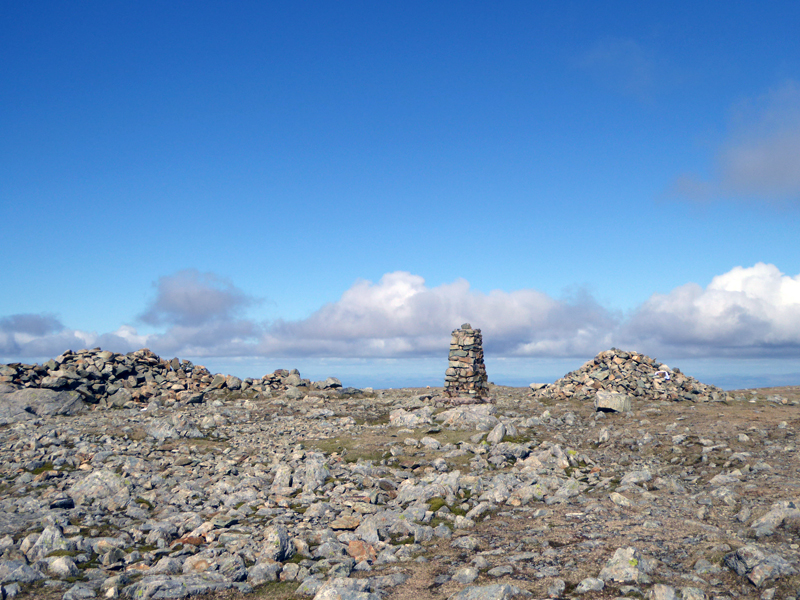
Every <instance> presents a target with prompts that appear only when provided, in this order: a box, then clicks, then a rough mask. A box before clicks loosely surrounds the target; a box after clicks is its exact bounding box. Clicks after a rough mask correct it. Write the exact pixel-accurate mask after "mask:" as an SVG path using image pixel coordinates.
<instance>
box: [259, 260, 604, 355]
mask: <svg viewBox="0 0 800 600" xmlns="http://www.w3.org/2000/svg"><path fill="white" fill-rule="evenodd" d="M464 322H470V323H472V324H474V325H475V327H481V328H482V329H483V330H484V331H485V332H486V333H485V334H484V342H485V345H486V348H487V350H492V351H495V352H498V353H502V354H505V355H519V354H524V355H544V354H549V355H559V356H561V355H572V356H574V355H583V354H586V352H592V351H597V350H599V349H602V347H601V346H598V343H600V344H602V342H601V341H600V340H601V339H602V337H603V331H604V330H607V329H608V328H609V325H611V324H612V322H611V319H610V317H609V315H608V313H607V311H605V310H604V309H603V308H601V307H600V306H599V305H597V304H596V303H595V302H594V301H593V300H592V299H591V298H589V297H588V296H585V297H582V298H580V299H578V300H576V301H574V302H564V301H558V300H554V299H553V298H550V297H549V296H547V295H546V294H543V293H541V292H538V291H536V290H517V291H513V292H505V291H501V290H495V291H492V292H490V293H489V294H483V293H481V292H477V291H473V290H471V289H470V287H469V283H468V282H467V281H465V280H463V279H459V280H456V281H455V282H453V283H450V284H443V285H440V286H437V287H433V288H430V287H427V286H426V285H425V281H424V279H423V278H422V277H419V276H418V275H412V274H411V273H407V272H403V271H398V272H395V273H388V274H386V275H384V276H383V277H382V278H381V280H380V281H379V282H378V283H377V284H374V283H372V282H369V281H359V282H356V284H354V285H353V287H351V288H350V289H349V290H347V291H346V292H345V293H344V294H343V295H342V297H341V298H340V299H339V300H338V301H337V302H334V303H332V304H328V305H326V306H324V307H322V308H321V309H320V310H318V311H317V312H316V313H314V314H313V315H311V316H310V317H309V318H308V319H305V320H303V321H295V322H276V323H274V324H273V325H272V326H271V327H269V328H268V330H267V332H266V335H265V338H264V340H263V342H262V344H261V345H260V347H259V348H260V351H261V352H262V353H265V354H279V355H280V354H282V355H296V354H301V355H333V356H350V357H364V356H381V357H385V356H419V355H422V354H436V353H441V351H442V348H443V347H446V345H447V343H448V341H449V335H450V332H451V330H452V329H455V328H456V327H458V326H460V325H461V324H462V323H464Z"/></svg>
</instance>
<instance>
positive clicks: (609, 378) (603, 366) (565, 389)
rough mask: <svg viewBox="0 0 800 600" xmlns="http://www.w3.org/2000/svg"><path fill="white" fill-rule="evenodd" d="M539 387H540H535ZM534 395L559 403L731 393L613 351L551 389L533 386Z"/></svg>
mask: <svg viewBox="0 0 800 600" xmlns="http://www.w3.org/2000/svg"><path fill="white" fill-rule="evenodd" d="M534 386H536V387H534ZM531 388H532V389H533V390H534V392H533V393H534V395H535V396H538V397H544V398H552V399H555V400H565V399H567V398H579V399H586V400H589V399H594V398H595V396H596V394H597V392H598V391H601V390H603V391H607V392H617V393H621V394H627V395H629V396H632V397H633V398H642V399H644V398H647V399H652V400H672V401H683V400H688V401H691V402H709V401H715V400H725V399H726V397H727V395H728V394H727V392H725V391H723V390H722V389H720V388H718V387H716V386H713V385H708V384H705V383H701V382H700V381H698V380H697V379H695V378H693V377H689V376H688V375H684V374H683V373H681V371H680V369H670V368H669V367H668V366H667V365H664V364H661V363H659V362H658V361H657V360H656V359H654V358H650V357H649V356H645V355H644V354H640V353H638V352H626V351H624V350H619V349H617V348H611V350H606V351H605V352H601V353H600V354H598V355H597V356H596V357H594V359H592V360H590V361H589V362H587V363H586V364H584V365H583V366H582V367H581V368H579V369H576V370H575V371H572V372H570V373H567V374H566V375H564V377H562V378H561V379H558V380H557V381H555V383H552V384H550V385H547V386H544V387H542V386H540V384H531Z"/></svg>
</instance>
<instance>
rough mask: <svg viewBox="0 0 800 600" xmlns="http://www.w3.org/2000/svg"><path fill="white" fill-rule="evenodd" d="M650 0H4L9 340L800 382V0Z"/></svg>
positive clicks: (2, 348) (418, 375)
mask: <svg viewBox="0 0 800 600" xmlns="http://www.w3.org/2000/svg"><path fill="white" fill-rule="evenodd" d="M651 4H652V5H647V6H642V5H641V3H633V2H612V3H602V4H601V3H594V2H563V3H558V4H553V3H536V2H506V3H502V4H501V5H499V6H498V5H497V4H496V3H490V2H458V3H455V2H453V3H450V2H439V3H414V2H403V3H399V2H398V3H388V2H387V3H377V4H376V3H353V2H344V3H332V2H331V3H319V2H313V3H308V2H297V3H291V6H289V5H285V3H280V4H279V3H262V2H259V3H256V2H252V3H249V2H239V3H222V2H218V3H211V2H192V3H178V2H170V3H166V2H165V3H148V2H144V3H136V4H122V3H106V2H96V3H92V2H83V3H80V4H78V5H76V4H68V3H58V2H51V3H48V2H38V3H34V4H30V3H27V4H26V3H11V2H7V3H3V4H2V5H0V56H2V61H0V106H2V110H0V210H1V211H2V212H1V213H0V216H1V217H2V218H1V219H0V256H1V257H2V259H3V267H2V270H0V360H3V361H4V362H11V361H29V362H31V361H34V360H40V359H44V358H48V357H50V356H54V355H57V354H59V353H60V352H61V351H63V350H65V349H67V348H72V349H78V348H79V347H93V346H98V345H100V346H102V347H104V348H108V349H112V350H116V351H129V350H132V349H135V348H138V347H141V346H143V345H146V346H148V347H150V348H151V349H152V350H154V351H156V352H158V353H159V354H162V355H170V356H171V355H178V356H180V357H181V358H192V359H194V360H196V361H198V362H202V363H203V364H206V365H207V366H209V368H212V370H221V371H226V372H235V373H237V374H240V375H248V376H257V375H261V374H263V373H265V372H269V371H271V370H273V369H274V368H276V367H289V368H291V367H294V366H297V367H298V368H300V369H301V372H302V373H303V374H304V375H306V374H307V375H308V376H310V377H324V376H327V375H342V376H343V378H344V379H345V383H346V384H347V383H348V379H349V381H350V382H351V383H352V384H353V385H369V384H370V383H371V382H373V381H374V382H376V385H379V384H383V385H408V384H436V383H439V380H440V379H441V378H442V376H443V370H444V363H445V361H446V348H447V342H448V339H449V332H450V331H451V330H452V329H454V328H455V327H457V326H459V325H460V324H461V323H462V322H463V321H465V320H469V321H470V322H472V323H473V325H474V326H476V327H481V328H482V329H483V333H484V340H485V343H486V353H487V366H488V368H489V375H490V378H491V379H494V380H496V382H497V383H515V384H522V383H525V382H529V381H534V380H547V379H553V378H555V377H558V376H560V375H562V374H563V373H565V372H566V371H568V370H570V369H572V368H575V367H577V366H579V365H580V364H581V363H582V362H583V361H584V360H586V359H588V358H590V357H591V356H593V355H594V354H596V353H597V352H599V351H602V350H605V349H607V348H608V347H611V346H612V345H615V346H618V347H625V348H632V349H637V350H639V351H642V352H646V353H648V354H650V355H652V356H657V357H659V358H661V359H663V360H668V361H670V362H671V363H674V365H675V366H681V367H682V368H683V370H684V371H687V372H690V373H692V374H695V375H697V376H698V377H701V378H702V379H704V380H705V381H710V382H713V383H719V384H721V385H726V386H728V387H734V386H736V385H739V384H742V385H744V384H745V383H746V384H747V385H756V384H767V383H797V379H800V367H798V366H797V365H798V359H799V358H800V260H799V259H800V251H798V247H800V246H799V245H798V243H797V233H796V232H797V229H798V227H797V223H798V205H799V204H800V202H799V200H800V39H798V36H797V35H796V32H797V31H798V29H800V8H798V6H797V4H796V3H793V2H772V3H767V4H761V3H725V4H724V5H720V4H718V3H696V4H695V5H688V4H687V5H683V6H681V5H676V4H675V3H659V4H656V3H651ZM492 369H494V371H493V370H492ZM692 369H694V371H692ZM440 372H441V373H440Z"/></svg>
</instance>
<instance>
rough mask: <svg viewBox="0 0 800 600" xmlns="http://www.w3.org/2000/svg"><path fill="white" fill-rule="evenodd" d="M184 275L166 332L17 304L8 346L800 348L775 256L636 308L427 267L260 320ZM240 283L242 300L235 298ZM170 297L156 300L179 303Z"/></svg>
mask: <svg viewBox="0 0 800 600" xmlns="http://www.w3.org/2000/svg"><path fill="white" fill-rule="evenodd" d="M183 273H185V272H183ZM181 278H182V279H181ZM181 278H179V277H174V278H172V279H169V282H170V286H166V287H168V288H169V290H168V291H169V294H165V296H169V297H171V298H174V297H180V292H179V290H176V289H173V288H172V287H171V286H172V284H174V283H175V282H176V281H179V280H183V281H188V288H189V290H190V292H191V295H190V296H191V297H192V298H194V299H195V300H198V302H197V303H196V304H191V303H190V307H189V309H188V310H187V314H189V315H190V318H184V316H183V315H182V314H179V313H178V309H177V308H169V309H164V311H163V312H164V314H166V315H171V318H172V322H171V323H169V324H167V325H166V326H165V328H164V330H163V331H161V332H159V333H153V334H148V335H144V334H140V333H138V332H137V330H136V329H135V328H133V327H132V326H130V325H124V326H122V327H120V328H119V329H117V330H116V331H114V332H112V333H104V334H102V335H98V334H96V333H87V332H81V331H77V330H70V329H67V328H65V327H64V326H63V325H62V324H61V323H60V322H59V321H58V320H57V319H55V318H54V317H51V316H48V315H44V316H41V315H14V316H12V317H6V318H0V356H2V357H3V358H5V359H6V360H20V359H21V358H22V357H49V356H57V355H58V354H60V353H61V352H63V351H64V350H66V349H68V348H71V349H79V348H84V347H94V346H100V347H103V348H105V349H109V350H113V351H116V352H128V351H131V350H135V349H137V348H141V347H148V348H150V349H151V350H153V351H154V352H156V353H158V354H160V355H162V356H181V357H205V358H212V357H228V358H236V357H297V358H301V357H330V358H336V359H343V358H348V359H360V358H366V359H372V358H395V357H396V358H405V357H439V358H441V357H442V353H443V352H446V348H447V345H448V342H449V336H450V331H451V330H452V329H454V328H456V327H459V326H460V325H461V324H462V323H463V322H470V323H472V325H474V326H475V327H480V328H481V329H482V330H483V334H484V348H485V350H486V353H487V356H491V357H495V358H497V357H553V358H556V357H580V358H584V359H585V358H587V357H589V356H593V355H594V354H596V353H597V352H599V351H601V350H605V349H607V348H610V347H612V346H617V347H621V348H628V349H633V350H638V351H641V352H645V353H647V354H650V355H651V356H658V355H662V356H663V355H669V356H672V357H688V356H707V357H724V356H736V357H751V358H753V357H765V356H782V357H787V356H800V275H797V276H789V275H785V274H783V273H781V272H780V271H779V270H778V268H777V267H776V266H774V265H769V264H763V263H759V264H756V265H755V266H752V267H747V268H745V267H735V268H733V269H732V270H730V271H729V272H727V273H724V274H722V275H719V276H717V277H714V278H713V279H712V281H711V282H710V283H709V284H708V286H706V287H705V288H703V287H701V286H699V285H697V284H694V283H687V284H685V285H682V286H680V287H678V288H675V289H674V290H672V291H671V292H669V293H667V294H654V295H653V296H652V297H651V298H650V299H648V300H647V301H646V302H644V303H643V304H642V305H641V306H640V307H639V308H638V309H636V310H635V311H633V312H632V313H631V314H630V315H628V316H627V317H624V318H623V317H622V316H620V315H617V314H615V313H613V312H611V311H609V310H608V309H606V308H603V307H602V306H600V305H599V304H597V302H596V301H595V300H594V299H593V298H592V297H591V296H590V295H588V294H583V295H579V296H578V297H576V298H574V299H570V300H563V299H555V298H552V297H550V296H548V295H547V294H544V293H542V292H539V291H536V290H533V289H523V290H515V291H511V292H507V291H502V290H494V291H492V292H489V293H488V294H486V293H482V292H479V291H476V290H473V289H471V288H470V286H469V283H468V282H467V281H465V280H463V279H458V280H456V281H454V282H452V283H447V284H443V285H439V286H435V287H429V286H428V285H426V283H425V280H424V279H423V278H422V277H420V276H418V275H413V274H411V273H407V272H403V271H398V272H394V273H387V274H386V275H384V276H383V277H382V278H381V279H380V281H378V282H377V283H373V282H370V281H357V282H356V283H355V284H353V286H352V287H351V288H350V289H348V290H347V291H346V292H345V293H344V294H342V296H341V298H339V299H338V300H337V301H335V302H332V303H330V304H326V305H325V306H323V307H321V308H320V309H319V310H317V311H316V312H315V313H313V314H312V315H311V316H309V317H308V318H307V319H302V320H298V321H275V322H272V323H260V322H256V321H254V320H251V319H246V318H243V317H241V315H237V313H238V309H239V307H241V305H242V304H243V303H244V301H240V300H238V299H239V298H245V299H246V298H247V297H246V296H245V295H244V294H243V293H242V292H240V291H239V290H237V289H236V288H234V287H233V286H232V285H230V284H226V286H224V287H223V288H222V292H223V299H222V300H220V299H219V297H217V294H218V293H219V292H220V289H218V288H215V289H212V290H211V291H210V292H209V296H210V297H211V298H212V300H211V301H210V302H207V303H204V302H202V300H203V299H204V298H205V297H206V296H205V295H204V294H205V291H207V290H205V288H203V286H202V285H200V286H198V285H197V281H198V278H197V277H194V276H192V277H188V278H186V277H184V276H183V275H181ZM161 281H163V279H162V280H161ZM200 281H201V282H202V281H205V282H211V284H210V287H212V288H214V287H215V286H216V285H217V282H218V281H221V280H220V279H218V278H215V277H211V276H209V274H206V275H204V276H203V277H202V278H200ZM159 289H162V288H159ZM228 293H230V297H232V298H233V299H234V300H235V301H233V302H230V301H229V300H228V299H226V297H225V295H224V294H228ZM161 299H162V296H159V297H158V298H157V299H156V300H155V301H154V303H153V306H159V307H163V306H167V305H168V304H167V303H166V302H161ZM170 306H173V307H181V306H184V304H181V302H176V303H175V304H173V305H170ZM196 306H201V307H204V308H202V310H196V308H195V307H196ZM215 307H216V308H215ZM151 309H152V307H151ZM159 310H161V309H160V308H159Z"/></svg>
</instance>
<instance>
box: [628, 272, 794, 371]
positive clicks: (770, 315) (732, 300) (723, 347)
mask: <svg viewBox="0 0 800 600" xmlns="http://www.w3.org/2000/svg"><path fill="white" fill-rule="evenodd" d="M620 338H621V339H623V340H625V343H628V344H634V345H639V346H642V347H645V348H650V349H653V350H657V351H659V352H668V353H672V354H673V355H675V354H676V353H680V354H683V355H702V356H715V355H716V356H726V355H727V356H770V355H786V354H791V355H794V356H796V355H798V354H800V275H797V276H794V277H791V276H788V275H784V274H783V273H781V272H780V270H778V268H777V267H776V266H775V265H769V264H764V263H758V264H756V265H755V266H753V267H748V268H744V267H735V268H734V269H732V270H730V271H729V272H727V273H725V274H723V275H719V276H717V277H714V278H713V279H712V280H711V283H710V284H709V285H708V286H707V287H706V288H705V289H703V288H702V287H700V286H699V285H696V284H692V283H690V284H686V285H683V286H681V287H678V288H676V289H674V290H672V291H671V292H670V293H668V294H654V295H653V296H652V297H651V298H650V299H649V300H648V301H647V302H645V303H644V304H643V305H642V306H641V307H640V308H639V309H638V310H637V311H636V312H635V313H634V315H633V316H632V317H631V318H630V319H629V320H628V321H627V323H625V325H624V327H623V329H622V331H621V333H620Z"/></svg>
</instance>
